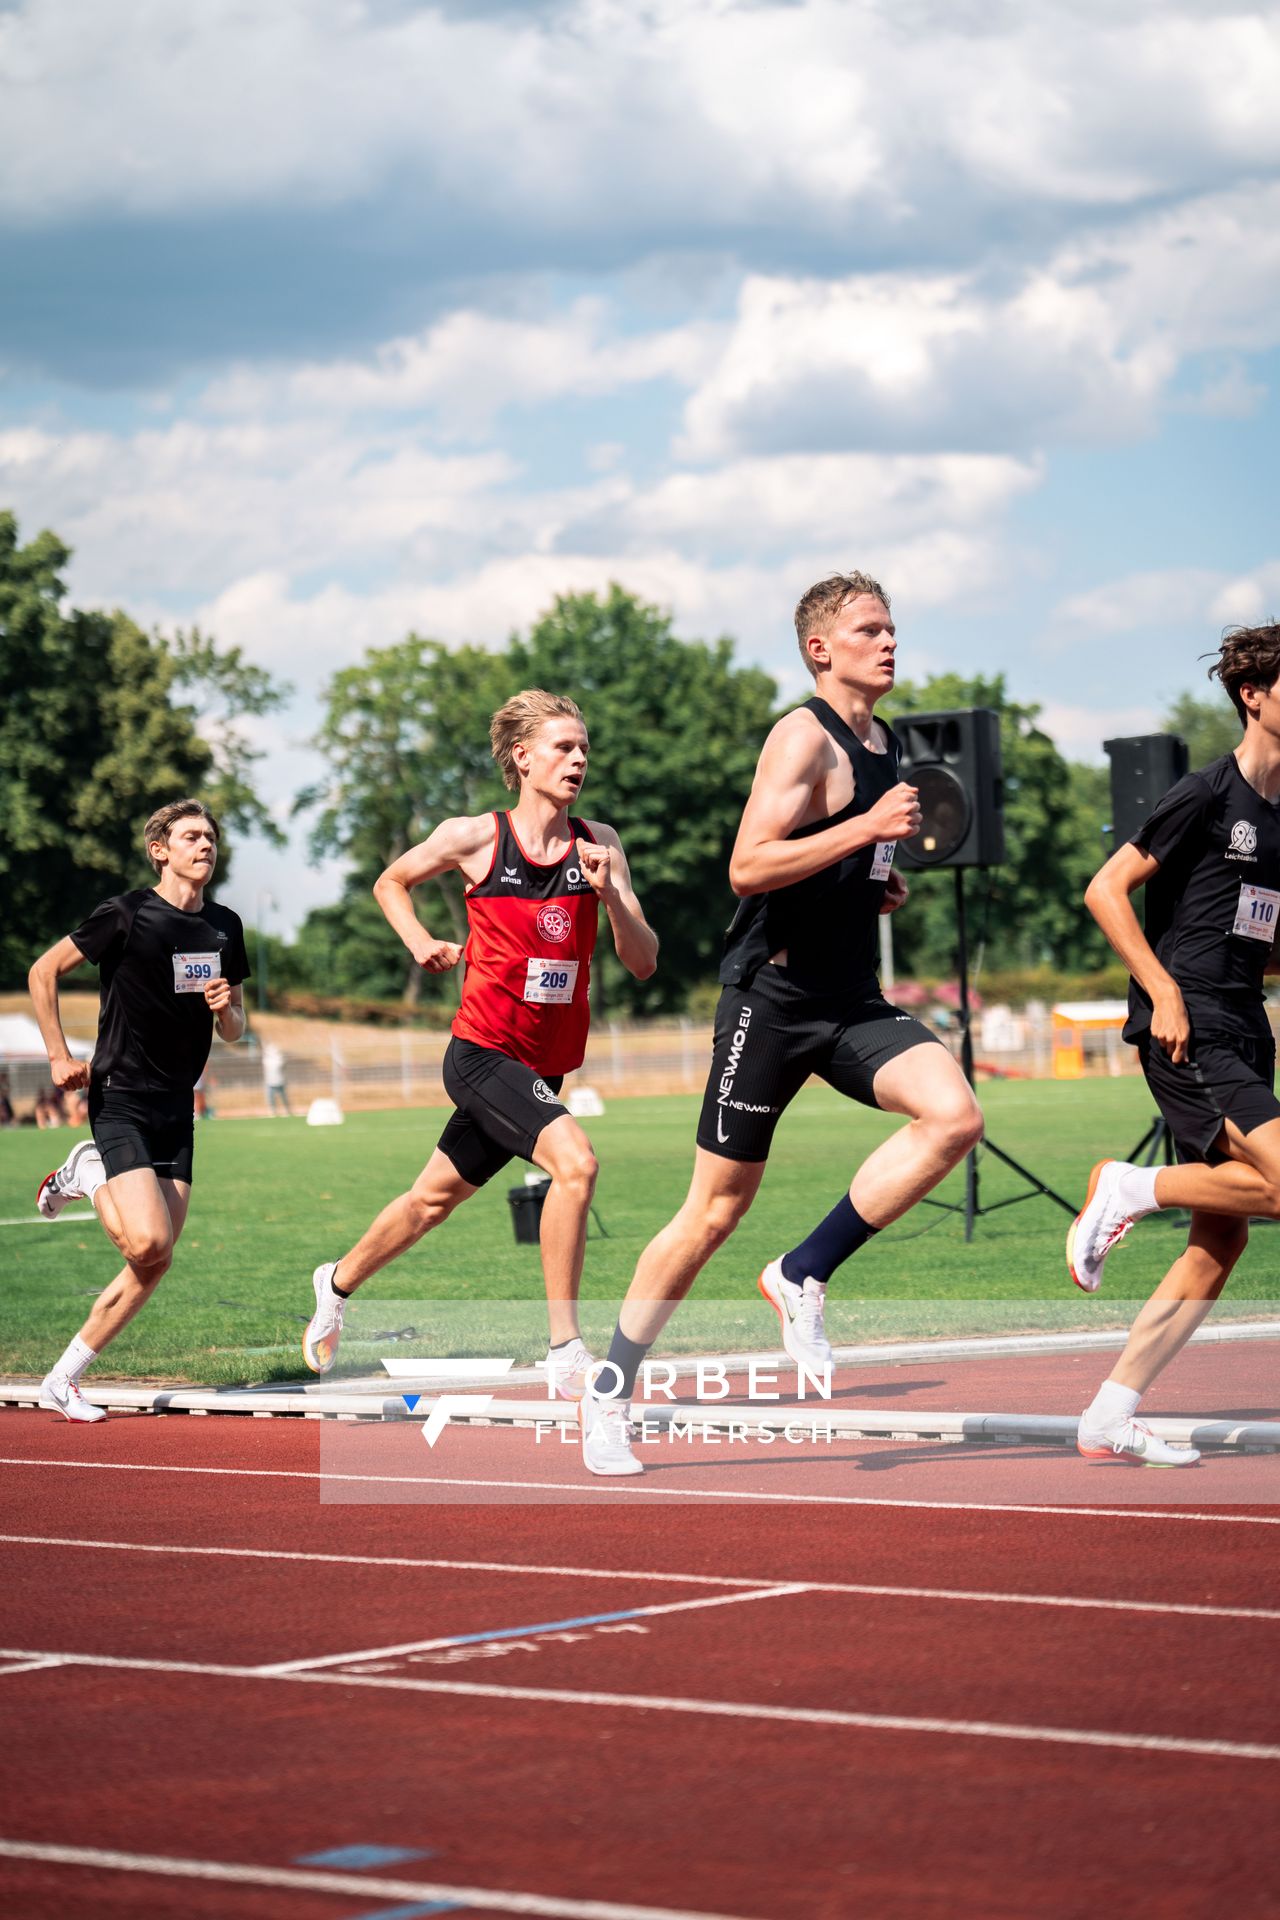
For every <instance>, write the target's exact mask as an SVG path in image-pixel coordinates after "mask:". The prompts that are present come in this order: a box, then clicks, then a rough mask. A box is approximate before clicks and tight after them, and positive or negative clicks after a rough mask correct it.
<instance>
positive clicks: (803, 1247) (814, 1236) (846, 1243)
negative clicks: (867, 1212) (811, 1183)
mask: <svg viewBox="0 0 1280 1920" xmlns="http://www.w3.org/2000/svg"><path fill="white" fill-rule="evenodd" d="M878 1231H879V1229H878V1228H877V1227H873V1226H869V1225H868V1223H867V1222H866V1221H865V1220H864V1219H863V1217H862V1215H861V1214H860V1213H859V1212H858V1209H857V1208H856V1207H855V1206H854V1204H853V1202H852V1200H850V1198H849V1196H848V1194H846V1195H845V1196H844V1199H843V1200H841V1201H839V1202H838V1204H837V1205H836V1206H834V1207H832V1209H831V1211H830V1213H829V1214H828V1215H827V1217H826V1219H825V1220H820V1221H819V1222H818V1224H817V1226H816V1227H815V1228H814V1229H813V1232H812V1233H811V1234H810V1235H809V1237H808V1239H807V1240H802V1241H801V1242H800V1245H799V1246H798V1247H793V1248H792V1250H791V1252H790V1253H784V1254H783V1256H782V1275H783V1278H784V1279H785V1280H794V1282H795V1283H796V1285H797V1286H803V1285H804V1283H805V1281H806V1280H807V1279H813V1280H818V1281H821V1283H822V1285H823V1286H825V1285H826V1284H827V1281H828V1280H829V1279H830V1278H831V1276H832V1274H833V1273H834V1272H835V1270H836V1268H837V1267H838V1266H840V1265H841V1264H842V1263H843V1262H844V1261H845V1260H847V1259H848V1258H849V1255H850V1254H851V1253H856V1252H857V1251H858V1248H859V1247H860V1246H861V1245H862V1243H863V1242H864V1240H869V1239H870V1238H871V1236H872V1234H873V1233H877V1232H878Z"/></svg>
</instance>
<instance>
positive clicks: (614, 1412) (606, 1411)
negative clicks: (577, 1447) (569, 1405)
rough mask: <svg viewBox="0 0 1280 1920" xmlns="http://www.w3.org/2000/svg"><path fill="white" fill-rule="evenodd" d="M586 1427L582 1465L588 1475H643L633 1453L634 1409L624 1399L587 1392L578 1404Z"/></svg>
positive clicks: (580, 1423)
mask: <svg viewBox="0 0 1280 1920" xmlns="http://www.w3.org/2000/svg"><path fill="white" fill-rule="evenodd" d="M578 1424H579V1426H580V1427H581V1428H582V1464H583V1466H584V1467H585V1468H586V1470H587V1472H588V1473H599V1474H606V1475H612V1476H617V1475H620V1474H624V1473H643V1472H644V1467H643V1465H642V1464H641V1462H640V1461H639V1460H637V1459H636V1456H635V1454H634V1453H633V1452H632V1451H631V1408H630V1407H629V1406H628V1404H627V1403H626V1401H624V1400H601V1399H600V1398H599V1396H598V1395H597V1394H594V1393H584V1394H583V1396H582V1398H581V1400H579V1402H578Z"/></svg>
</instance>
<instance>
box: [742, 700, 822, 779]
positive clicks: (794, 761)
mask: <svg viewBox="0 0 1280 1920" xmlns="http://www.w3.org/2000/svg"><path fill="white" fill-rule="evenodd" d="M760 758H761V761H766V760H767V761H769V762H771V763H772V764H773V765H775V766H778V767H780V768H781V767H786V768H790V769H795V770H797V771H800V770H804V769H810V768H811V769H813V770H814V771H821V770H822V769H823V768H825V767H826V766H828V765H829V764H830V763H832V762H833V761H834V758H835V743H834V741H833V740H832V738H831V735H830V734H829V733H828V732H827V730H826V728H825V727H824V726H823V724H822V722H821V720H819V718H818V716H817V714H816V713H814V712H813V710H812V708H811V707H795V708H793V709H792V711H791V712H790V713H784V714H783V716H782V718H781V720H775V721H774V723H773V725H772V726H771V727H770V729H769V731H768V733H767V734H766V736H765V743H764V746H763V748H762V749H761V753H760Z"/></svg>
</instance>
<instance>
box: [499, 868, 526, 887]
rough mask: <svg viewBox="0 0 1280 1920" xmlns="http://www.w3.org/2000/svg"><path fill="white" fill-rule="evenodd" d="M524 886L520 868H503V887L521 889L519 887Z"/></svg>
mask: <svg viewBox="0 0 1280 1920" xmlns="http://www.w3.org/2000/svg"><path fill="white" fill-rule="evenodd" d="M523 884H524V882H523V880H522V878H521V874H520V869H519V868H518V867H503V869H502V880H501V885H502V886H504V887H519V886H522V885H523Z"/></svg>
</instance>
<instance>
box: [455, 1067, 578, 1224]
mask: <svg viewBox="0 0 1280 1920" xmlns="http://www.w3.org/2000/svg"><path fill="white" fill-rule="evenodd" d="M442 1071H443V1077H444V1085H445V1092H446V1093H447V1094H448V1096H449V1098H450V1099H451V1100H452V1101H453V1104H454V1106H455V1107H456V1108H457V1109H458V1111H457V1112H456V1113H455V1114H454V1115H453V1116H452V1118H451V1119H450V1121H449V1124H448V1125H447V1126H446V1128H445V1130H444V1132H443V1133H442V1134H441V1135H440V1139H439V1143H438V1144H439V1147H440V1151H441V1153H443V1154H444V1155H445V1156H446V1158H447V1159H449V1160H451V1161H452V1162H453V1164H454V1166H455V1167H456V1168H457V1170H458V1172H459V1173H460V1174H461V1175H462V1178H463V1179H464V1180H466V1181H468V1182H469V1183H470V1185H471V1186H473V1187H482V1186H483V1185H484V1184H485V1182H486V1180H492V1178H493V1176H494V1174H495V1173H500V1172H501V1171H502V1169H503V1167H505V1166H506V1164H507V1162H508V1161H509V1160H511V1159H514V1157H515V1156H516V1154H520V1155H521V1156H522V1157H523V1158H524V1159H526V1160H530V1159H532V1158H533V1148H534V1145H535V1143H536V1141H537V1138H538V1135H539V1134H540V1133H541V1132H542V1130H543V1128H544V1127H547V1126H550V1124H551V1122H552V1121H553V1120H558V1119H559V1118H560V1116H561V1114H564V1113H567V1112H568V1111H569V1109H568V1108H567V1107H566V1106H564V1105H563V1103H562V1102H561V1100H560V1099H559V1097H558V1096H559V1093H560V1089H561V1087H562V1086H563V1084H564V1075H563V1074H555V1075H551V1076H544V1075H542V1074H540V1073H536V1072H535V1071H534V1069H533V1068H532V1067H526V1066H524V1065H523V1064H522V1063H521V1062H520V1061H519V1060H513V1059H512V1058H511V1057H510V1055H509V1054H505V1053H498V1052H497V1051H496V1049H494V1048H493V1047H478V1046H477V1045H476V1044H475V1042H474V1041H473V1040H459V1039H457V1038H456V1036H455V1038H454V1039H452V1040H451V1041H450V1042H449V1048H448V1052H447V1053H446V1054H445V1056H444V1067H443V1070H442Z"/></svg>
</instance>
